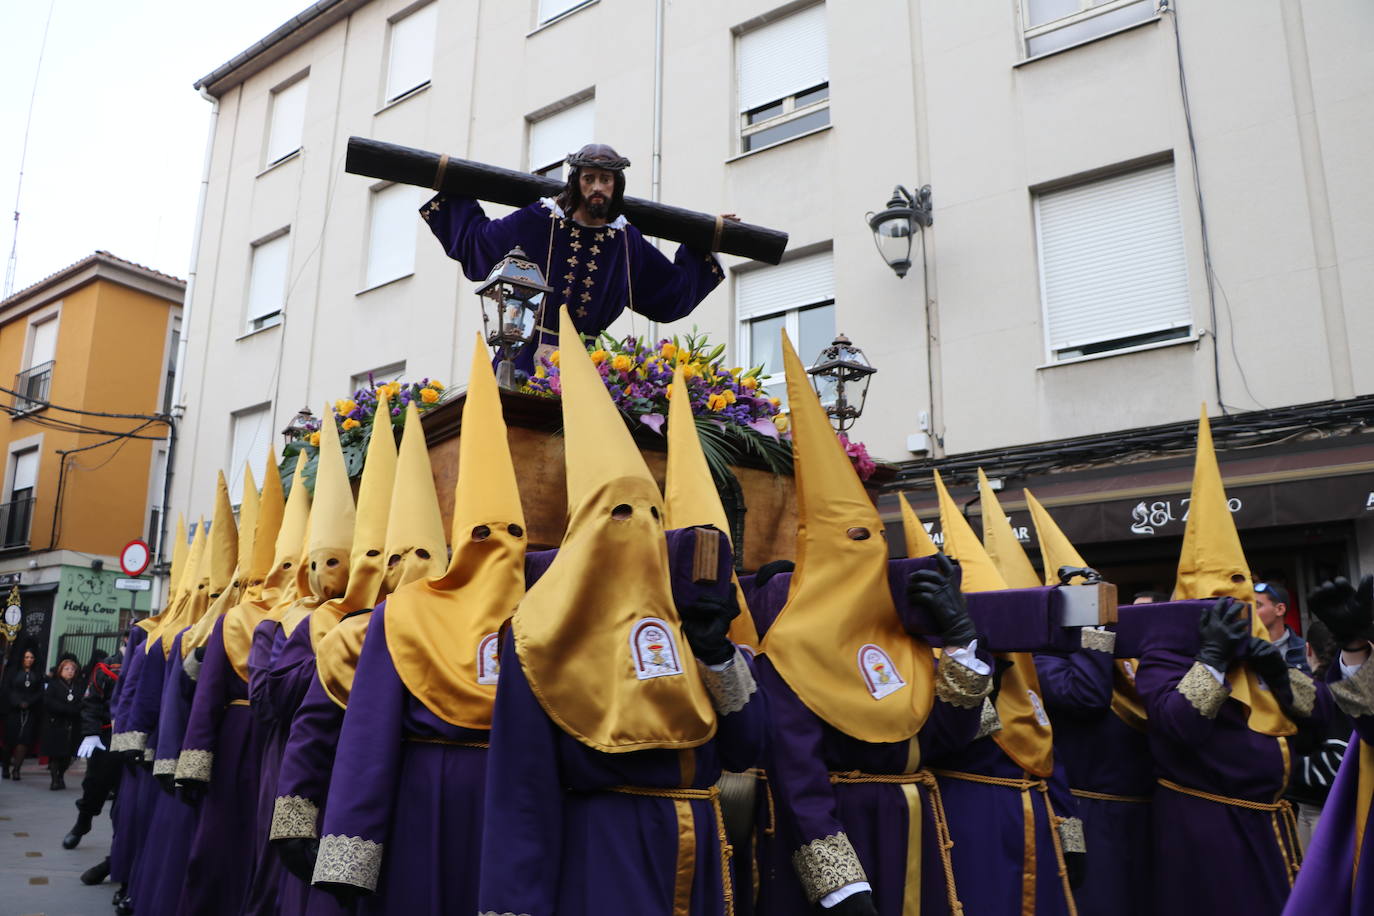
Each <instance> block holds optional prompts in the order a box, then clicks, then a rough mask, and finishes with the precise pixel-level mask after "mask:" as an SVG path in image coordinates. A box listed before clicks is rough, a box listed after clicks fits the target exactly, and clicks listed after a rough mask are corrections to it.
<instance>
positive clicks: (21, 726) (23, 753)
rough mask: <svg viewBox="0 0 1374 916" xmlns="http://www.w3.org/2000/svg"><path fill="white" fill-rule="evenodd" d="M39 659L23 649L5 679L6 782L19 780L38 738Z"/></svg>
mask: <svg viewBox="0 0 1374 916" xmlns="http://www.w3.org/2000/svg"><path fill="white" fill-rule="evenodd" d="M37 660H38V656H37V655H36V654H35V653H34V650H33V649H25V650H24V654H23V655H22V656H21V660H20V662H19V664H18V665H17V666H16V667H15V669H14V670H13V671H11V672H10V673H9V676H8V677H6V678H5V694H6V697H7V698H8V700H9V712H7V713H6V714H5V742H6V744H7V745H8V746H9V748H10V750H11V754H10V759H9V761H8V762H7V763H6V765H5V767H4V772H5V778H6V779H14V780H18V779H19V769H20V767H22V766H23V765H24V758H25V757H27V756H28V754H29V748H31V747H33V745H34V743H35V741H36V740H37V738H38V718H39V713H40V707H41V703H42V699H43V674H42V672H41V671H40V670H39V669H38V664H37Z"/></svg>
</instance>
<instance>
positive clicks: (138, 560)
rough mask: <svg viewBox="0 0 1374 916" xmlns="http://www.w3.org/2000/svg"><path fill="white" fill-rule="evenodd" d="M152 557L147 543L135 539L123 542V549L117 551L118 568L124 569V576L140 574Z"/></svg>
mask: <svg viewBox="0 0 1374 916" xmlns="http://www.w3.org/2000/svg"><path fill="white" fill-rule="evenodd" d="M152 558H153V555H152V552H151V551H150V550H149V549H148V545H147V544H146V543H144V542H143V541H140V540H137V539H135V540H132V541H130V542H129V543H127V544H125V545H124V549H123V550H121V551H120V552H119V568H120V569H122V570H124V575H126V576H138V575H142V574H143V570H145V569H147V568H148V563H149V561H150V560H152ZM139 591H142V589H139Z"/></svg>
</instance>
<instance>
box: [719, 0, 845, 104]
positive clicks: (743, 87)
mask: <svg viewBox="0 0 1374 916" xmlns="http://www.w3.org/2000/svg"><path fill="white" fill-rule="evenodd" d="M737 57H738V64H739V110H740V111H750V110H752V109H755V108H758V107H759V106H760V105H767V104H769V103H771V102H776V101H778V100H780V99H784V98H786V97H787V96H789V95H792V94H793V93H796V92H800V91H801V90H803V89H809V88H811V87H812V86H818V85H820V84H821V83H825V82H829V80H830V75H829V74H830V58H829V45H828V43H827V41H826V34H825V4H824V3H818V4H816V5H815V6H812V7H808V8H806V9H804V10H802V11H800V12H797V13H793V14H792V15H791V16H788V17H786V18H785V19H779V20H778V21H777V22H770V23H769V24H768V25H765V26H762V27H760V28H757V29H754V30H753V31H750V32H745V33H744V34H743V35H741V36H740V37H739V46H738V48H737Z"/></svg>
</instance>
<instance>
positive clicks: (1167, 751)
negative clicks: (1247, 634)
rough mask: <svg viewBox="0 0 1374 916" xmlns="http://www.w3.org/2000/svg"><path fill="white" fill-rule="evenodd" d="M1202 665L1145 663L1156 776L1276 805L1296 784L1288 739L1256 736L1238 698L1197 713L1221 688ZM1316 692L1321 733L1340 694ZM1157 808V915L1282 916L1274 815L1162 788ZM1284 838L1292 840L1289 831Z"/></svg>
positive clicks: (1178, 659)
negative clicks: (1333, 698) (1333, 697)
mask: <svg viewBox="0 0 1374 916" xmlns="http://www.w3.org/2000/svg"><path fill="white" fill-rule="evenodd" d="M1194 665H1195V662H1194V661H1193V659H1192V657H1190V656H1188V655H1184V654H1182V653H1179V652H1175V651H1173V650H1171V649H1167V648H1155V647H1153V646H1152V647H1149V648H1147V649H1146V651H1145V652H1144V654H1143V655H1142V656H1141V659H1140V667H1139V673H1138V674H1137V677H1136V686H1137V688H1138V689H1139V691H1140V696H1141V699H1143V700H1144V701H1145V706H1146V710H1147V712H1148V714H1149V717H1150V734H1149V740H1150V750H1151V753H1152V754H1153V756H1154V760H1155V771H1156V773H1157V774H1158V776H1159V777H1160V778H1162V779H1168V780H1170V781H1172V782H1174V783H1176V784H1178V785H1181V786H1186V787H1188V788H1190V789H1194V790H1200V791H1203V792H1208V793H1212V794H1214V795H1220V796H1226V797H1229V798H1240V799H1245V800H1248V801H1252V802H1259V803H1261V804H1271V803H1273V802H1275V801H1277V800H1278V799H1279V798H1280V797H1281V796H1282V795H1283V792H1284V789H1285V787H1286V786H1287V782H1288V761H1289V760H1291V756H1290V752H1289V749H1288V739H1287V738H1282V737H1278V738H1276V737H1271V736H1269V735H1262V734H1259V733H1258V732H1255V731H1251V729H1250V728H1249V726H1248V725H1247V723H1246V710H1245V707H1244V706H1243V705H1242V704H1241V703H1240V702H1239V701H1237V700H1233V699H1230V698H1229V697H1228V698H1226V699H1225V700H1224V701H1222V702H1221V704H1220V707H1219V709H1217V710H1216V711H1215V713H1214V714H1213V715H1210V716H1209V715H1205V714H1204V713H1203V711H1202V710H1201V709H1200V708H1199V705H1198V704H1199V703H1201V704H1202V705H1204V706H1205V705H1207V703H1208V702H1209V699H1208V698H1207V697H1205V696H1203V694H1204V693H1206V694H1212V695H1213V696H1215V691H1222V688H1221V685H1219V684H1217V683H1216V681H1215V680H1214V679H1211V678H1212V675H1211V674H1210V673H1208V672H1207V671H1206V669H1205V668H1203V667H1202V666H1201V665H1197V667H1196V668H1195V667H1194ZM1209 679H1211V680H1210V684H1209ZM1185 680H1186V683H1183V682H1185ZM1181 684H1182V686H1181ZM1314 686H1315V689H1316V698H1315V701H1314V706H1313V715H1312V717H1311V718H1312V720H1313V722H1314V723H1317V727H1321V726H1320V724H1319V723H1320V722H1322V721H1323V720H1324V719H1325V717H1326V716H1327V715H1328V714H1329V712H1328V710H1329V708H1330V703H1331V694H1330V692H1329V691H1328V689H1327V687H1326V685H1324V684H1316V685H1314ZM1223 692H1224V691H1223ZM1154 799H1155V800H1154V828H1155V829H1154V876H1155V877H1154V881H1153V882H1152V883H1153V885H1154V891H1155V911H1156V912H1158V913H1161V914H1166V913H1167V914H1172V913H1183V912H1192V913H1246V914H1249V916H1266V914H1275V916H1276V914H1278V913H1279V912H1280V911H1281V910H1282V909H1283V905H1284V901H1285V900H1286V899H1287V897H1288V893H1289V889H1290V881H1289V877H1288V869H1287V866H1286V864H1285V858H1284V851H1283V849H1282V848H1281V847H1280V845H1279V840H1278V837H1277V836H1276V833H1275V831H1276V822H1277V821H1278V818H1277V817H1276V816H1275V815H1274V814H1272V813H1271V812H1268V811H1257V810H1250V809H1246V808H1240V807H1236V806H1234V805H1228V804H1223V803H1219V802H1215V801H1210V800H1207V799H1203V798H1197V797H1194V796H1191V795H1187V794H1183V793H1180V792H1177V791H1174V790H1171V789H1168V788H1166V787H1163V786H1161V787H1160V788H1158V789H1157V790H1156V792H1155V795H1154ZM1277 829H1278V830H1279V831H1280V832H1283V825H1282V824H1281V823H1279V824H1278V828H1277Z"/></svg>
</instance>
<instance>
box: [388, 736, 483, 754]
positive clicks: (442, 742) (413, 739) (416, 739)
mask: <svg viewBox="0 0 1374 916" xmlns="http://www.w3.org/2000/svg"><path fill="white" fill-rule="evenodd" d="M401 740H402V741H404V742H406V743H408V744H437V745H439V746H440V747H479V748H482V749H484V750H485V749H486V748H487V747H488V745H487V742H485V741H452V740H450V739H448V738H425V737H422V736H420V735H406V736H405V737H404V738H402V739H401Z"/></svg>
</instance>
